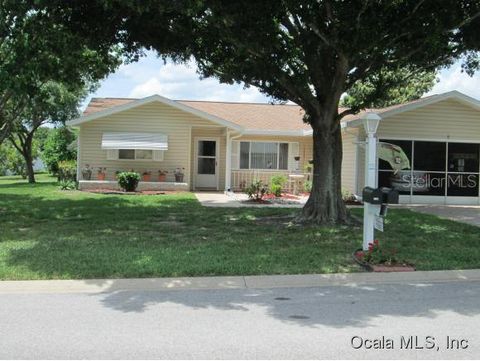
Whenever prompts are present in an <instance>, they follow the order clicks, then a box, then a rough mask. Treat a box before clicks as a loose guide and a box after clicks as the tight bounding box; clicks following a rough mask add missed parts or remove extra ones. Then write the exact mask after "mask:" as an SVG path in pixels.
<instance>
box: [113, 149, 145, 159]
mask: <svg viewBox="0 0 480 361" xmlns="http://www.w3.org/2000/svg"><path fill="white" fill-rule="evenodd" d="M118 159H127V160H134V159H137V160H151V159H153V151H152V150H148V149H119V150H118Z"/></svg>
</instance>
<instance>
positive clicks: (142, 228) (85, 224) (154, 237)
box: [0, 175, 480, 280]
mask: <svg viewBox="0 0 480 361" xmlns="http://www.w3.org/2000/svg"><path fill="white" fill-rule="evenodd" d="M38 180H39V183H37V184H35V185H29V184H26V183H25V181H23V180H21V179H19V178H17V177H0V279H4V280H5V279H12V280H13V279H17V280H20V279H55V278H58V279H69V278H102V277H154V276H156V277H162V276H200V275H203V276H204V275H252V274H298V273H332V272H354V271H359V270H360V269H359V268H358V267H357V266H356V265H355V264H354V263H353V262H352V260H351V253H352V251H353V250H354V249H356V248H358V247H360V246H361V238H362V231H361V228H359V227H346V226H344V227H298V226H289V225H288V224H287V223H285V224H283V223H279V222H278V221H275V222H272V221H270V220H271V219H272V217H277V216H288V215H290V214H292V212H295V210H292V209H284V208H283V209H272V208H265V209H258V208H237V209H233V208H232V209H230V208H204V207H202V206H200V204H199V203H198V202H197V200H196V199H195V196H194V195H193V194H191V193H179V194H174V195H143V196H132V195H101V194H91V193H86V192H79V191H61V190H60V189H59V188H58V186H57V185H56V184H55V182H54V180H53V178H50V177H48V176H46V175H40V176H39V177H38ZM352 212H353V214H354V215H356V216H358V217H361V212H362V210H361V209H354V210H352ZM385 229H386V231H385V233H378V238H379V239H380V241H381V242H383V241H385V242H395V244H396V245H397V248H398V249H399V256H400V257H401V258H404V259H406V260H408V261H411V262H413V263H414V264H415V265H416V266H417V268H418V269H420V270H433V269H465V268H480V237H479V234H480V233H479V229H478V228H477V227H474V226H469V225H465V224H460V223H456V222H452V221H448V220H442V219H439V218H437V217H435V216H430V215H425V214H419V213H414V212H411V211H409V210H405V209H393V210H390V211H389V215H388V220H387V222H386V226H385Z"/></svg>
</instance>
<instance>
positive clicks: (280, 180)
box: [270, 174, 288, 187]
mask: <svg viewBox="0 0 480 361" xmlns="http://www.w3.org/2000/svg"><path fill="white" fill-rule="evenodd" d="M287 181H288V178H287V176H286V175H283V174H277V175H274V176H273V177H272V178H270V184H272V185H273V184H277V185H279V186H280V187H283V186H284V185H285V184H286V183H287Z"/></svg>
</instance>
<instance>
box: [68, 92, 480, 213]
mask: <svg viewBox="0 0 480 361" xmlns="http://www.w3.org/2000/svg"><path fill="white" fill-rule="evenodd" d="M368 111H373V112H375V113H377V114H378V115H379V116H380V117H381V118H382V120H381V122H380V125H379V127H378V131H377V137H378V139H379V141H381V142H386V143H391V144H396V145H398V146H400V147H401V148H402V149H403V151H404V152H405V154H406V155H407V156H408V158H409V160H410V164H411V167H410V168H411V169H404V170H401V171H399V172H396V173H395V172H394V171H393V170H392V168H391V167H390V165H389V163H387V162H384V161H382V160H379V161H378V167H377V168H378V170H377V183H378V185H379V186H389V187H393V188H396V189H398V190H399V191H400V194H401V202H407V203H412V202H413V203H458V204H473V203H474V204H480V197H479V174H480V164H479V155H480V148H479V147H480V102H479V101H477V100H476V99H473V98H471V97H468V96H466V95H464V94H462V93H459V92H457V91H453V92H448V93H444V94H439V95H433V96H429V97H425V98H421V99H419V100H416V101H412V102H409V103H406V104H401V105H396V106H392V107H388V108H383V109H370V110H368ZM364 113H365V112H362V113H360V114H358V115H355V116H349V117H348V118H345V119H344V120H343V122H342V134H343V147H344V160H343V163H342V184H343V187H344V188H345V189H346V190H348V191H350V192H351V193H354V194H361V190H362V188H363V185H364V177H365V162H364V148H363V146H362V142H364V140H365V132H364V130H363V122H362V114H364ZM68 124H69V125H70V126H73V127H78V128H79V138H78V143H77V144H78V162H77V164H78V172H77V177H78V181H79V186H80V188H81V189H88V188H102V187H103V188H105V187H107V188H108V187H112V188H113V187H116V180H115V174H116V172H118V171H123V170H130V169H133V170H135V171H137V172H139V173H145V174H150V176H149V177H148V178H149V179H148V178H145V181H142V182H140V188H143V189H160V190H169V189H175V190H203V189H205V190H207V189H208V190H218V191H223V190H233V191H237V190H241V189H242V188H244V187H245V186H246V185H248V184H249V183H251V182H252V180H254V179H262V180H263V181H265V182H268V180H269V179H270V177H271V176H272V175H274V174H285V175H286V176H287V177H288V176H289V175H298V174H303V175H304V178H303V179H305V180H307V179H309V178H310V177H311V175H310V172H309V171H308V169H307V167H306V166H307V165H308V164H309V161H310V160H311V159H312V129H311V128H310V126H309V125H308V124H305V123H304V122H303V110H302V109H301V108H300V107H299V106H297V105H290V104H284V105H282V104H275V105H274V104H258V103H236V102H212V101H187V100H171V99H167V98H165V97H161V96H159V95H154V96H150V97H147V98H143V99H131V98H93V99H92V100H91V102H90V104H89V105H88V106H87V108H86V109H85V111H84V113H83V115H82V116H81V117H79V118H77V119H74V120H72V121H70V122H69V123H68ZM87 167H88V168H89V169H91V170H93V172H92V174H91V176H90V177H89V178H90V179H85V174H86V173H85V172H84V170H85V169H86V168H87ZM98 169H101V170H102V172H101V173H104V175H103V174H102V175H101V176H99V175H98V173H97V170H98ZM175 170H176V171H177V173H182V174H183V177H175V174H174V173H175ZM159 171H167V172H168V173H167V175H166V179H164V178H159V176H158V174H159ZM99 178H100V179H99ZM182 178H183V179H182ZM292 179H294V177H292ZM292 182H293V181H292Z"/></svg>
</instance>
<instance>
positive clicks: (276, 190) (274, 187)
mask: <svg viewBox="0 0 480 361" xmlns="http://www.w3.org/2000/svg"><path fill="white" fill-rule="evenodd" d="M270 192H271V193H272V194H274V195H275V197H281V196H282V186H281V185H280V184H271V185H270Z"/></svg>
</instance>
